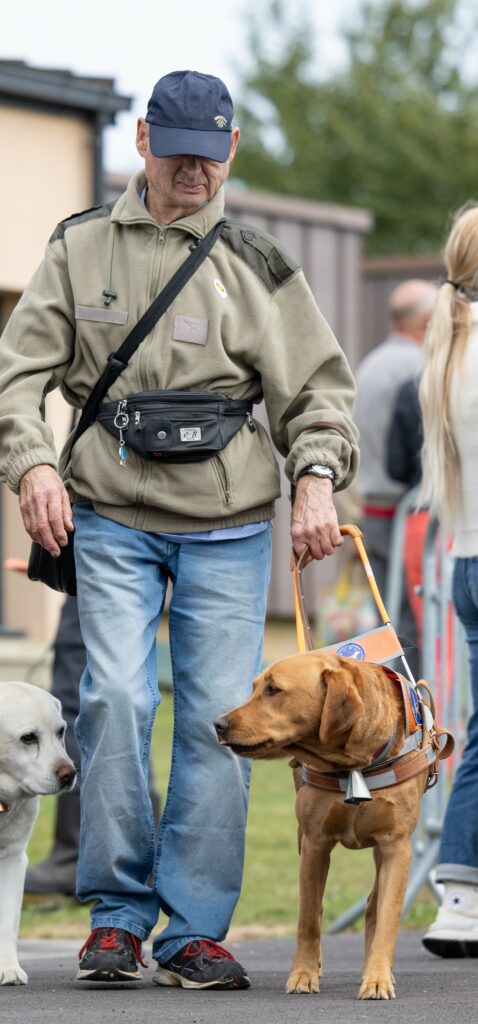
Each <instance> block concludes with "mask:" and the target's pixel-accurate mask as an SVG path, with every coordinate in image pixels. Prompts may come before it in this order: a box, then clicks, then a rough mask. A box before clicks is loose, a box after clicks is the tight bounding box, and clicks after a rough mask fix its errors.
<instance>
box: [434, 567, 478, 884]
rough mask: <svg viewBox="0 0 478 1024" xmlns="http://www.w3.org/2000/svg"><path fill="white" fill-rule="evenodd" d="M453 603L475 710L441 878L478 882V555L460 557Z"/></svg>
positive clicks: (446, 831) (447, 827)
mask: <svg viewBox="0 0 478 1024" xmlns="http://www.w3.org/2000/svg"><path fill="white" fill-rule="evenodd" d="M453 603H454V605H455V608H456V612H457V615H458V618H459V619H460V622H461V623H462V624H463V627H464V630H465V636H466V641H467V644H468V653H469V664H470V682H471V691H472V700H473V712H472V714H471V716H470V719H469V722H468V732H467V742H466V747H465V751H464V754H463V760H462V762H461V764H460V767H459V768H458V771H457V773H456V776H455V781H454V783H453V788H452V791H451V794H450V799H449V801H448V806H447V809H446V814H445V819H444V822H443V829H442V838H441V843H440V853H439V861H440V863H439V865H438V868H437V879H438V881H442V882H445V881H451V882H470V883H472V884H473V885H477V884H478V558H457V560H456V562H455V567H454V571H453Z"/></svg>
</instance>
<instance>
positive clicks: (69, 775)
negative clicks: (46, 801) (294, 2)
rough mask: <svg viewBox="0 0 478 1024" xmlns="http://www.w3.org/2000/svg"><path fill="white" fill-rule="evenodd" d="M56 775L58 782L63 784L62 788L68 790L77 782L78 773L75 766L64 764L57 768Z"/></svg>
mask: <svg viewBox="0 0 478 1024" xmlns="http://www.w3.org/2000/svg"><path fill="white" fill-rule="evenodd" d="M55 775H56V777H57V779H58V781H59V782H61V785H62V788H65V789H66V787H67V786H71V785H72V784H73V782H74V781H75V778H76V771H75V769H74V768H73V765H71V764H68V763H67V762H64V763H63V764H61V765H60V767H59V768H57V770H56V772H55Z"/></svg>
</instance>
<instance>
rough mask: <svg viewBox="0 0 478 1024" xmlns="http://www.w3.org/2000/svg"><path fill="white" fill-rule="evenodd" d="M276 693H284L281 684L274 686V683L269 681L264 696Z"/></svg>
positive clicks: (272, 695) (271, 695)
mask: <svg viewBox="0 0 478 1024" xmlns="http://www.w3.org/2000/svg"><path fill="white" fill-rule="evenodd" d="M276 693H282V690H281V689H280V686H274V684H273V683H268V685H267V686H266V688H265V690H264V697H274V696H275V694H276Z"/></svg>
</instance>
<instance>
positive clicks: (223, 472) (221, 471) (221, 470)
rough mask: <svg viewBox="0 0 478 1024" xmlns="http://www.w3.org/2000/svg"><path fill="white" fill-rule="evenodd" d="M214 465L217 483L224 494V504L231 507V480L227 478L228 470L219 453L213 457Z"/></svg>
mask: <svg viewBox="0 0 478 1024" xmlns="http://www.w3.org/2000/svg"><path fill="white" fill-rule="evenodd" d="M214 464H215V466H216V470H217V475H218V477H219V483H220V484H221V488H222V491H223V494H224V504H225V505H232V497H231V480H230V477H229V470H228V468H227V465H226V462H225V460H224V459H223V458H222V455H221V453H220V452H218V454H217V455H215V456H214Z"/></svg>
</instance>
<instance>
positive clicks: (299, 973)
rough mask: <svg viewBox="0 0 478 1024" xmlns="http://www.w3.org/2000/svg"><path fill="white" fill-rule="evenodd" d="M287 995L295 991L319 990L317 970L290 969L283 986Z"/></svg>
mask: <svg viewBox="0 0 478 1024" xmlns="http://www.w3.org/2000/svg"><path fill="white" fill-rule="evenodd" d="M285 990H286V992H288V993H289V995H294V994H295V993H300V994H301V993H303V992H306V993H307V994H310V993H312V992H318V991H319V975H318V973H317V971H307V970H300V969H299V970H294V971H291V973H290V974H289V977H288V979H287V985H286V988H285Z"/></svg>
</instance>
